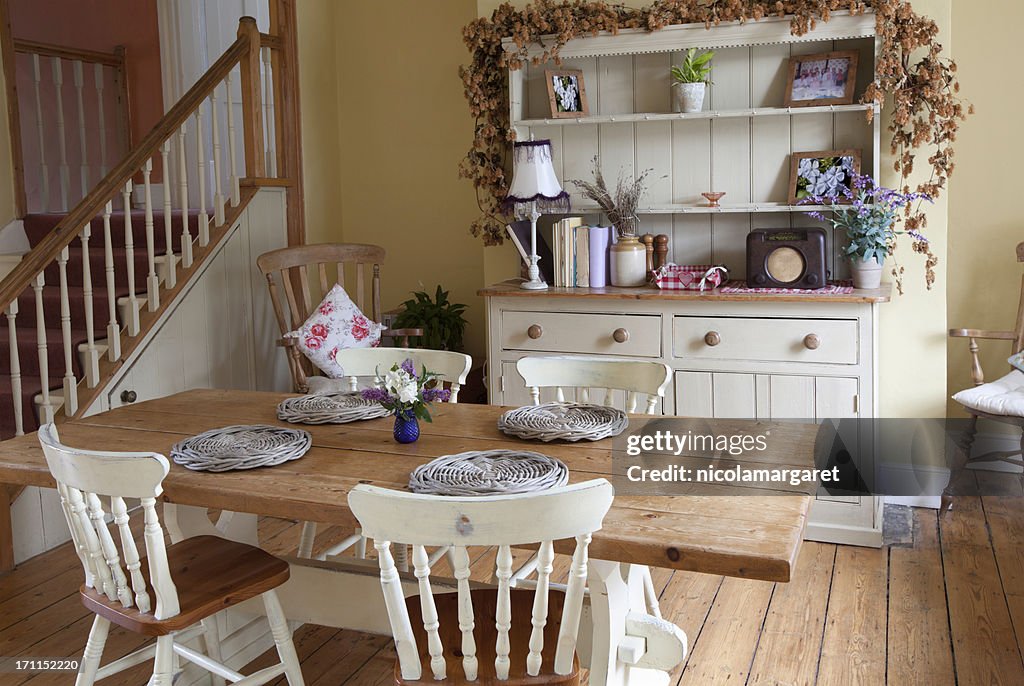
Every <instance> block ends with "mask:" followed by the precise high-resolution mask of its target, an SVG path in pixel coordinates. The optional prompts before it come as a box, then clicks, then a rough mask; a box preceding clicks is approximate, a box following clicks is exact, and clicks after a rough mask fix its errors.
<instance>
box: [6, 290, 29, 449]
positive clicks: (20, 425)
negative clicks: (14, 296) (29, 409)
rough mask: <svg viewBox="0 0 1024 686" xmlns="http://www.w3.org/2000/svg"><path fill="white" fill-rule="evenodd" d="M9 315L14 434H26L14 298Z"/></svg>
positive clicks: (16, 306) (9, 307) (16, 312)
mask: <svg viewBox="0 0 1024 686" xmlns="http://www.w3.org/2000/svg"><path fill="white" fill-rule="evenodd" d="M4 313H5V314H6V315H7V344H8V346H9V348H8V350H9V354H10V360H11V403H12V404H13V405H14V435H15V436H24V435H25V420H24V411H23V409H22V399H21V358H20V357H19V356H18V326H17V324H15V322H14V320H15V319H16V318H17V317H18V301H17V300H12V301H11V304H10V305H8V306H7V309H6V310H5V311H4Z"/></svg>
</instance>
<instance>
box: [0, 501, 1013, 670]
mask: <svg viewBox="0 0 1024 686" xmlns="http://www.w3.org/2000/svg"><path fill="white" fill-rule="evenodd" d="M914 525H915V535H914V543H913V545H912V546H908V547H892V548H883V549H881V550H871V549H865V548H851V547H845V546H834V545H828V544H817V543H806V544H805V545H804V546H803V549H802V550H801V554H800V559H799V562H798V565H797V567H796V574H795V577H794V579H793V581H792V582H791V583H789V584H770V583H765V582H754V581H741V580H737V579H724V578H722V577H720V576H713V575H707V574H696V573H692V572H671V571H668V570H654V573H653V579H654V585H655V589H656V590H657V591H658V592H659V596H660V605H661V611H662V614H663V615H664V616H665V618H666V619H669V620H671V621H673V622H675V623H676V624H678V625H679V626H680V627H682V628H683V629H684V631H686V634H687V638H688V640H689V643H690V654H689V656H688V658H687V661H686V662H685V663H684V664H682V665H680V666H678V667H677V668H676V669H675V670H674V672H673V675H672V679H671V681H670V683H674V684H683V685H686V684H716V683H728V684H746V685H748V686H769V685H771V686H776V685H782V684H786V685H790V684H791V685H794V686H802V685H808V686H810V685H812V684H821V685H823V686H832V685H834V684H835V685H842V686H846V685H847V684H871V685H872V686H873V685H875V684H885V683H888V684H892V685H893V686H904V685H905V684H928V685H929V686H973V685H974V684H985V685H988V684H999V685H1004V684H1024V659H1022V653H1024V544H1022V543H1021V541H1024V498H1021V497H996V496H986V497H984V498H977V497H962V498H957V499H956V501H955V507H954V510H953V511H952V512H950V513H944V514H942V515H939V514H937V513H936V512H934V511H932V510H915V512H914ZM301 530H302V524H301V523H300V522H297V521H292V520H281V519H272V518H264V519H261V520H260V540H261V542H262V544H263V545H264V546H265V547H266V548H267V549H268V550H271V551H274V552H277V553H293V552H294V550H295V547H296V546H297V545H298V540H299V535H300V533H301ZM345 534H346V532H345V531H343V530H341V529H338V528H337V527H321V528H320V531H319V534H318V537H317V546H316V549H317V550H322V549H323V548H325V547H326V546H328V545H332V544H333V543H335V542H337V541H339V540H341V538H343V537H344V536H345ZM349 554H351V553H349ZM371 554H372V550H371ZM494 556H495V555H494V551H493V550H480V551H474V556H473V559H472V571H473V578H474V579H477V580H481V581H486V580H488V579H489V578H490V575H491V574H492V572H493V569H494ZM515 558H516V563H521V562H525V561H526V560H527V559H528V558H529V553H528V552H523V551H516V553H515ZM438 564H439V567H438V572H440V573H443V570H444V568H445V566H446V563H445V562H444V561H443V560H442V561H440V562H439V563H438ZM554 567H555V570H554V573H553V576H554V577H555V578H556V579H562V578H564V576H565V573H566V570H567V568H568V558H566V557H564V556H558V558H557V559H556V562H555V565H554ZM80 583H81V565H80V563H79V560H78V557H77V556H76V555H75V552H74V550H73V549H72V548H71V547H70V545H65V546H61V547H60V548H57V549H55V550H53V551H50V552H48V553H45V554H43V555H40V556H38V557H36V558H33V559H32V560H29V561H27V562H25V563H23V564H22V565H20V566H19V567H18V569H16V570H15V571H14V572H11V573H9V574H6V575H2V576H0V654H6V655H33V656H41V655H49V656H68V657H78V656H80V654H81V650H82V648H83V647H84V645H85V640H86V637H87V636H88V632H89V627H90V625H91V622H92V616H91V615H90V614H89V613H87V612H86V611H85V609H84V608H83V607H82V605H81V603H80V602H79V599H78V586H79V585H80ZM295 643H296V649H297V651H298V653H299V658H300V660H301V661H302V664H303V670H304V674H305V677H306V683H307V684H309V685H310V686H337V685H339V684H346V685H348V686H373V685H376V684H381V685H384V684H391V683H392V675H393V669H394V660H395V654H394V649H393V646H392V644H391V641H390V640H388V639H387V638H384V637H380V636H372V635H369V634H361V633H358V632H354V631H341V630H337V629H332V628H327V627H318V626H305V627H301V628H300V629H299V630H298V631H297V632H296V635H295ZM141 645H144V641H143V640H142V639H141V638H140V637H138V636H135V635H133V634H130V633H129V632H126V631H124V630H122V629H119V628H116V627H114V628H112V629H111V637H110V639H109V642H108V644H107V651H106V655H105V657H106V658H115V657H118V656H120V655H124V654H127V653H129V652H131V651H132V650H134V649H136V648H138V647H140V646H141ZM274 661H276V655H275V654H274V652H273V651H268V652H267V653H265V654H263V655H261V656H260V657H259V658H257V659H256V660H254V661H253V662H252V663H251V664H250V665H249V666H247V668H246V669H244V670H243V671H245V672H248V671H251V670H252V669H255V668H258V667H263V666H266V665H269V664H271V663H272V662H274ZM149 670H150V666H149V665H148V664H143V665H139V666H138V667H136V668H133V669H132V670H130V671H127V672H125V673H122V674H119V675H115V676H114V677H111V678H110V679H107V680H105V681H103V682H101V686H137V685H138V684H141V683H145V681H146V679H147V678H148V674H149ZM72 682H73V678H71V676H70V675H68V674H66V673H64V674H22V675H11V674H4V675H0V684H2V686H20V685H22V684H25V685H27V686H51V685H52V686H59V685H62V684H70V683H72ZM272 683H274V684H276V685H277V686H284V684H285V682H284V680H283V679H278V680H276V681H274V682H272Z"/></svg>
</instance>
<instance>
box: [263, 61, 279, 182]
mask: <svg viewBox="0 0 1024 686" xmlns="http://www.w3.org/2000/svg"><path fill="white" fill-rule="evenodd" d="M260 54H261V56H262V57H263V131H264V134H265V135H266V137H267V146H266V160H267V176H270V177H276V176H277V145H276V135H277V131H276V130H275V128H274V123H275V122H274V77H273V73H274V72H273V65H272V64H271V59H270V55H271V53H270V48H263V49H261V50H260Z"/></svg>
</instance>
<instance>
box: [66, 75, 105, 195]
mask: <svg viewBox="0 0 1024 686" xmlns="http://www.w3.org/2000/svg"><path fill="white" fill-rule="evenodd" d="M71 66H72V71H73V73H74V75H75V100H76V101H77V103H78V147H79V152H80V153H81V155H82V159H81V161H80V163H79V168H78V173H79V177H80V181H81V184H82V197H83V198H84V197H85V196H86V195H88V194H89V156H88V154H87V153H86V145H85V98H84V97H83V90H84V88H85V78H84V76H83V74H82V61H81V60H75V61H74V62H72V64H71ZM100 121H101V122H102V121H103V120H102V119H101V120H100Z"/></svg>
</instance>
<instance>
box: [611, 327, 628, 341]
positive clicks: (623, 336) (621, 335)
mask: <svg viewBox="0 0 1024 686" xmlns="http://www.w3.org/2000/svg"><path fill="white" fill-rule="evenodd" d="M612 338H614V339H615V342H616V343H625V342H626V341H628V340H629V331H626V330H625V329H615V331H613V332H612Z"/></svg>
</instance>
